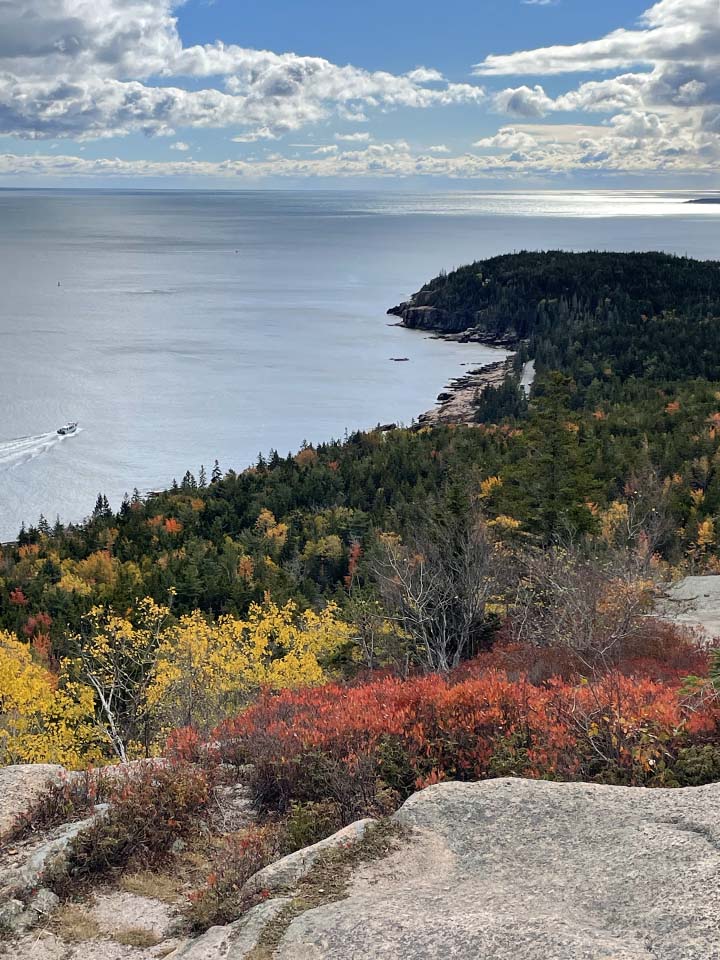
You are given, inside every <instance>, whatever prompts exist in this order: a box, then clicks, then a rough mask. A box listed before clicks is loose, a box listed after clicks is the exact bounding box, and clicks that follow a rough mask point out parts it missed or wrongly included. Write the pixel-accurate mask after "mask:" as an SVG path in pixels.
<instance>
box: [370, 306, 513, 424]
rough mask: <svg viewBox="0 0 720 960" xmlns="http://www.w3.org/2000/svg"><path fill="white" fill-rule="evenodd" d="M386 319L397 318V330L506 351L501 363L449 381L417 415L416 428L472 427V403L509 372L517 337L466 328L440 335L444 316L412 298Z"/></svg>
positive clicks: (503, 378)
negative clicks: (401, 329) (439, 426)
mask: <svg viewBox="0 0 720 960" xmlns="http://www.w3.org/2000/svg"><path fill="white" fill-rule="evenodd" d="M388 315H389V316H394V317H400V321H399V323H397V324H396V326H398V327H405V328H406V329H408V330H427V331H428V332H429V333H430V334H431V336H432V338H433V339H435V340H449V341H451V342H453V343H480V344H483V345H484V346H487V347H497V348H498V349H501V350H502V349H505V350H508V351H509V353H508V355H507V356H506V357H505V358H504V359H502V360H496V361H494V362H493V363H487V364H485V365H484V366H482V367H477V368H476V369H474V370H470V371H468V372H467V373H465V374H463V375H462V376H461V377H456V378H455V379H453V380H451V381H450V382H449V383H448V384H447V385H446V386H445V388H444V389H443V390H442V391H441V392H440V393H439V394H438V397H437V401H436V406H435V407H434V408H433V409H432V410H428V411H427V412H425V413H422V414H420V416H419V417H418V421H417V425H418V427H428V426H434V425H435V424H440V423H462V424H472V423H474V422H475V402H476V400H477V398H478V396H479V394H480V393H481V392H482V390H483V389H484V387H489V386H492V387H497V386H500V384H501V383H502V382H503V381H504V380H505V377H506V376H507V375H508V373H509V372H510V370H511V369H512V364H513V360H514V358H515V351H516V349H517V347H518V345H519V343H520V341H519V339H518V337H516V336H513V335H509V336H497V335H496V334H492V333H488V331H487V330H485V329H483V328H482V327H470V328H467V329H464V330H460V331H458V332H456V333H447V332H441V331H442V328H443V324H444V323H446V322H447V320H448V317H447V315H446V314H445V311H443V310H438V309H437V308H436V307H430V306H418V305H417V304H416V303H415V302H414V299H411V300H409V301H407V302H405V303H401V304H398V306H396V307H391V308H390V309H389V310H388Z"/></svg>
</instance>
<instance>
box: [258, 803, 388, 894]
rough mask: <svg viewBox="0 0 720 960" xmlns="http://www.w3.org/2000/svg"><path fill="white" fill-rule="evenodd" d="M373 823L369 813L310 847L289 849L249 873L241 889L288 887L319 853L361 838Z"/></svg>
mask: <svg viewBox="0 0 720 960" xmlns="http://www.w3.org/2000/svg"><path fill="white" fill-rule="evenodd" d="M374 823H377V821H376V820H373V819H372V818H371V817H367V818H366V819H364V820H356V821H355V823H351V824H350V825H349V826H347V827H343V829H342V830H338V831H337V833H334V834H333V835H332V836H330V837H326V838H325V839H324V840H319V841H318V842H317V843H313V844H312V846H310V847H304V848H303V849H302V850H297V851H296V852H295V853H290V854H288V856H286V857H283V858H282V859H281V860H276V861H275V863H271V864H268V866H267V867H264V868H263V869H262V870H259V871H258V872H257V873H256V874H254V875H253V876H252V877H250V879H249V880H248V882H247V883H246V884H245V886H244V887H243V892H244V893H248V894H252V893H260V892H262V891H263V890H268V891H269V892H271V893H274V892H276V891H278V890H287V889H289V888H290V887H292V886H293V885H294V884H296V883H297V882H298V880H301V879H302V878H303V877H304V876H306V874H308V873H309V872H310V869H311V867H312V866H313V864H314V863H315V861H316V860H317V859H318V857H319V856H320V854H322V853H327V852H328V851H330V850H336V849H338V848H341V847H345V846H349V845H351V844H353V843H356V842H357V841H358V840H362V838H363V837H364V836H365V832H366V830H367V828H368V827H369V826H371V825H372V824H374Z"/></svg>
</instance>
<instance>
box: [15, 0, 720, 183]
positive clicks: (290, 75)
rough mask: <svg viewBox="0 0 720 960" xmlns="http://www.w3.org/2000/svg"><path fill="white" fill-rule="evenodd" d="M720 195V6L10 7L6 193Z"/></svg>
mask: <svg viewBox="0 0 720 960" xmlns="http://www.w3.org/2000/svg"><path fill="white" fill-rule="evenodd" d="M73 184H74V185H78V186H88V185H95V186H100V187H102V186H117V185H122V186H143V185H151V186H158V185H162V186H167V187H187V186H195V187H199V188H202V187H209V188H215V187H218V186H220V187H232V188H248V187H277V186H288V187H297V186H301V185H306V186H321V187H327V186H338V187H342V188H352V187H366V186H369V185H383V186H393V187H397V186H401V185H410V186H412V187H414V188H415V187H418V186H422V187H423V188H437V187H447V186H449V185H454V186H460V187H472V188H477V189H490V190H492V189H501V188H502V189H508V188H509V189H524V188H526V187H528V186H535V187H547V188H556V189H565V188H568V187H573V188H601V189H610V188H625V189H627V188H632V189H644V188H668V189H671V188H699V187H703V188H705V189H708V190H712V189H720V0H659V2H657V3H655V4H649V3H648V0H602V2H595V0H445V2H444V3H442V4H438V3H437V2H434V0H433V2H431V0H363V2H362V3H360V2H357V0H185V2H174V0H0V186H28V185H32V186H55V185H73Z"/></svg>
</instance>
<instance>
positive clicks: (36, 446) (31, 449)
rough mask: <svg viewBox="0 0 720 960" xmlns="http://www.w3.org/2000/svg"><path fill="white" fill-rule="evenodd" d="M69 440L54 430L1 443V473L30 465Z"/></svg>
mask: <svg viewBox="0 0 720 960" xmlns="http://www.w3.org/2000/svg"><path fill="white" fill-rule="evenodd" d="M78 432H79V431H78ZM69 436H72V434H70V435H69ZM67 439H68V437H67V436H61V435H60V434H59V433H58V432H57V431H56V430H52V431H51V432H50V433H39V434H37V436H34V437H18V438H17V440H5V441H0V471H5V470H11V469H12V468H13V467H19V466H20V465H21V464H23V463H28V462H29V461H30V460H34V459H35V458H36V457H39V456H41V455H42V454H43V453H48V452H49V451H50V450H52V449H53V447H56V446H58V444H60V443H62V442H63V441H64V440H67Z"/></svg>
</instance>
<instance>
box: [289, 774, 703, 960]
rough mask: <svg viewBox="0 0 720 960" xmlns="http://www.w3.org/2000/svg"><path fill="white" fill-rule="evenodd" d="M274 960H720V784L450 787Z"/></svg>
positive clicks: (415, 804) (429, 798)
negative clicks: (345, 895) (409, 834)
mask: <svg viewBox="0 0 720 960" xmlns="http://www.w3.org/2000/svg"><path fill="white" fill-rule="evenodd" d="M396 819H397V820H398V821H399V822H400V823H401V824H404V825H405V826H406V827H409V828H412V831H413V833H414V837H413V839H411V840H410V841H409V842H408V843H403V844H402V845H401V847H400V848H399V849H398V850H397V851H396V852H395V853H393V854H391V855H390V857H388V858H387V859H386V860H383V861H379V862H375V863H369V864H366V865H364V866H361V867H359V868H357V869H356V870H355V873H354V876H353V879H352V883H351V889H350V894H349V897H348V898H347V899H345V900H341V901H338V902H335V903H330V904H326V905H324V906H321V907H318V908H316V909H314V910H309V911H307V912H306V913H304V914H301V915H300V916H299V917H297V918H296V919H295V920H294V921H293V922H292V924H291V925H290V927H289V928H288V930H287V931H286V933H285V935H284V938H283V940H282V941H281V944H280V946H279V948H278V950H277V952H276V954H275V957H276V960H360V958H363V960H364V958H370V957H382V958H383V960H401V958H402V960H435V958H437V957H442V958H445V960H448V958H454V960H718V958H720V784H715V785H711V786H706V787H695V788H688V789H684V790H643V789H633V788H622V787H609V786H598V785H592V784H581V783H577V784H558V783H546V782H541V781H529V780H510V779H503V780H494V781H486V782H483V783H467V784H466V783H446V784H439V785H437V786H433V787H429V788H428V789H427V790H424V791H422V792H420V793H417V794H415V795H414V796H412V797H411V798H410V799H409V800H408V801H407V803H405V805H404V806H403V807H402V808H401V809H400V810H399V811H398V813H397V814H396Z"/></svg>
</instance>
